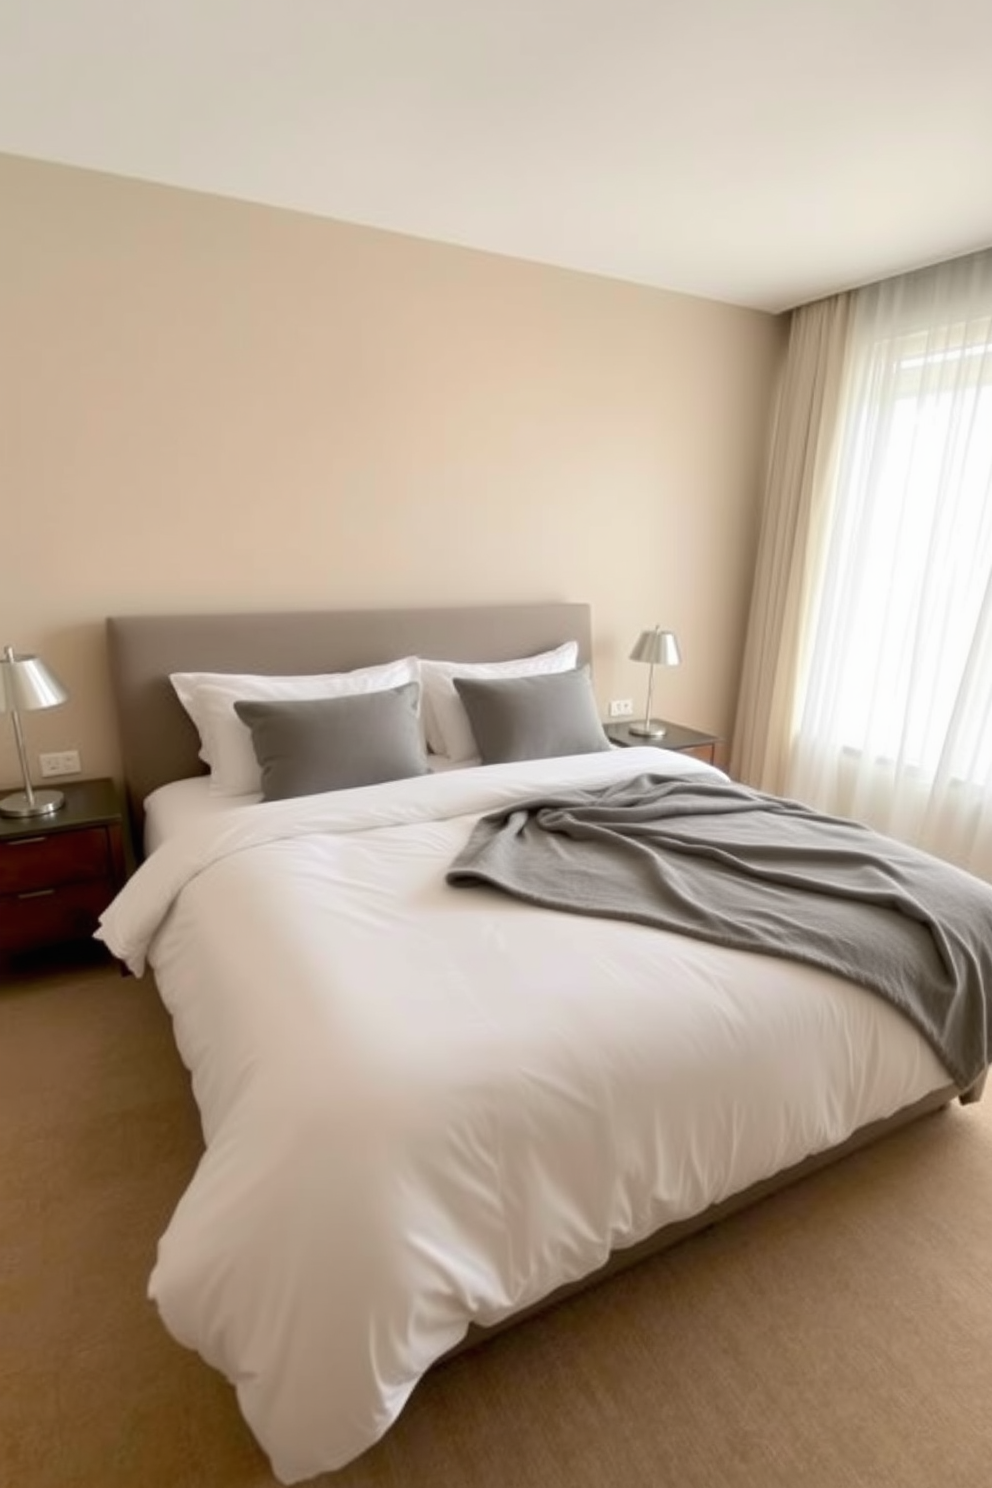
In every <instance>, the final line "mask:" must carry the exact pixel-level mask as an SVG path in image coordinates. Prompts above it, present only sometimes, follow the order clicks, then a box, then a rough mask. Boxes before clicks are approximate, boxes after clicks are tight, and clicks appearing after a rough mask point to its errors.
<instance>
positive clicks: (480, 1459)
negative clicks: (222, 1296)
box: [0, 967, 992, 1488]
mask: <svg viewBox="0 0 992 1488" xmlns="http://www.w3.org/2000/svg"><path fill="white" fill-rule="evenodd" d="M198 1147H199V1129H198V1125H197V1120H196V1114H195V1111H194V1109H193V1107H192V1104H191V1101H190V1098H189V1095H188V1092H187V1084H186V1076H185V1072H184V1071H183V1070H182V1068H181V1066H180V1065H179V1062H178V1060H177V1058H176V1055H175V1052H174V1049H173V1046H172V1042H171V1036H170V1031H169V1026H168V1020H167V1018H166V1017H165V1015H164V1013H163V1011H162V1009H161V1006H160V1004H159V1002H158V999H157V997H156V995H155V992H154V989H153V988H152V986H151V985H150V984H145V983H139V982H134V981H131V980H127V979H124V978H121V977H119V976H118V975H117V974H116V973H115V972H114V971H113V970H107V969H105V968H103V967H100V968H94V969H90V970H87V971H83V972H77V973H72V974H69V973H63V974H61V975H55V974H49V975H47V976H41V977H38V978H36V979H34V980H32V981H30V982H25V981H19V982H10V981H9V979H8V980H5V982H4V984H3V986H2V988H0V1483H2V1484H3V1485H5V1488H8V1485H9V1488H70V1485H71V1488H77V1485H78V1488H83V1485H85V1488H270V1485H271V1484H272V1483H273V1482H274V1479H273V1478H272V1476H271V1474H270V1473H269V1471H268V1468H267V1464H266V1462H265V1459H264V1458H263V1457H262V1455H261V1453H260V1452H259V1450H258V1449H257V1447H256V1446H255V1445H254V1443H253V1441H252V1439H251V1437H250V1436H249V1434H248V1432H247V1429H246V1428H245V1427H244V1425H243V1423H242V1422H241V1418H240V1416H239V1414H238V1411H237V1407H236V1404H235V1402H234V1399H233V1395H232V1393H231V1391H230V1390H229V1388H228V1386H227V1385H226V1384H225V1383H224V1382H223V1381H222V1380H221V1379H220V1378H219V1377H218V1376H217V1375H216V1374H214V1373H213V1372H212V1371H211V1370H210V1369H208V1368H207V1367H206V1366H205V1365H204V1364H202V1363H201V1362H200V1361H199V1360H198V1359H197V1358H196V1357H195V1356H193V1355H191V1354H189V1353H187V1352H186V1351H184V1350H183V1349H181V1348H180V1347H179V1346H178V1345H176V1344H174V1343H173V1342H172V1341H171V1339H170V1338H169V1337H168V1336H167V1334H166V1333H165V1331H164V1329H163V1328H162V1327H161V1325H160V1323H159V1321H158V1318H157V1316H156V1314H155V1313H154V1311H153V1309H152V1308H151V1307H150V1305H149V1304H148V1303H147V1302H146V1301H145V1298H144V1287H145V1281H146V1278H147V1275H148V1271H149V1269H150V1266H151V1262H152V1258H153V1254H154V1248H155V1241H156V1238H157V1236H158V1234H159V1233H160V1232H161V1230H162V1228H163V1227H164V1225H165V1223H166V1221H167V1219H168V1216H169V1213H170V1211H171V1208H172V1206H173V1205H174V1203H175V1201H176V1199H177V1197H178V1196H179V1194H180V1192H181V1191H182V1188H183V1185H184V1183H185V1181H186V1179H187V1177H188V1175H189V1173H190V1172H191V1170H192V1168H193V1166H194V1164H195V1162H196V1160H197V1155H198ZM990 1407H992V1100H987V1101H986V1102H985V1104H984V1105H983V1106H981V1107H978V1108H975V1107H972V1108H970V1109H968V1110H967V1111H965V1110H961V1109H960V1108H958V1107H955V1108H953V1109H951V1110H949V1111H947V1112H944V1113H941V1114H939V1115H937V1116H935V1117H930V1118H927V1119H925V1120H924V1121H922V1122H920V1123H918V1124H917V1125H916V1126H915V1127H914V1128H912V1129H910V1130H909V1131H907V1132H905V1133H902V1134H899V1135H897V1136H895V1137H892V1138H890V1139H889V1140H888V1141H886V1142H885V1143H883V1144H882V1145H880V1146H878V1147H876V1148H874V1149H873V1150H871V1151H870V1152H867V1153H863V1154H861V1155H859V1156H856V1157H854V1158H849V1159H848V1160H847V1161H846V1162H845V1163H844V1164H843V1165H841V1166H839V1167H836V1168H833V1169H830V1170H828V1171H827V1172H825V1173H822V1174H820V1175H818V1176H817V1177H815V1178H811V1179H808V1180H807V1181H806V1182H804V1183H803V1184H801V1185H799V1186H798V1187H796V1188H794V1189H792V1190H791V1191H790V1192H789V1193H787V1194H784V1195H779V1196H777V1197H776V1198H774V1199H771V1200H769V1201H767V1202H765V1203H764V1204H762V1205H761V1206H759V1207H758V1208H756V1209H753V1210H751V1211H749V1212H748V1213H747V1214H745V1215H743V1216H740V1217H738V1218H736V1219H733V1220H730V1221H727V1222H726V1223H725V1224H723V1225H722V1226H720V1227H718V1228H717V1229H715V1230H710V1231H708V1232H707V1233H706V1234H704V1235H702V1236H699V1237H697V1238H696V1239H693V1240H690V1241H689V1242H687V1243H686V1244H685V1245H683V1246H681V1247H679V1248H678V1249H676V1250H675V1251H672V1252H669V1253H668V1254H667V1255H665V1256H662V1257H659V1258H658V1259H656V1260H654V1261H650V1262H648V1263H646V1264H645V1265H643V1266H640V1267H638V1268H636V1269H635V1270H634V1271H631V1272H629V1273H628V1274H627V1275H626V1276H623V1277H620V1278H619V1279H617V1280H615V1281H612V1282H610V1283H608V1284H607V1285H605V1286H603V1287H600V1288H598V1289H596V1290H594V1291H592V1292H588V1293H586V1294H585V1295H584V1296H583V1297H581V1298H579V1299H578V1300H576V1301H574V1302H570V1303H568V1304H566V1305H565V1306H562V1307H560V1308H558V1309H556V1310H555V1311H554V1312H552V1313H549V1314H546V1315H545V1316H544V1317H542V1318H540V1319H538V1320H536V1321H534V1322H531V1323H528V1324H527V1325H525V1326H522V1327H520V1328H518V1329H515V1330H514V1331H512V1332H511V1333H509V1334H506V1335H504V1336H503V1337H501V1338H498V1339H496V1340H495V1341H493V1342H492V1343H491V1344H489V1345H487V1346H486V1347H485V1348H483V1349H480V1350H477V1351H476V1352H475V1353H473V1354H471V1355H467V1356H464V1357H462V1358H460V1359H458V1360H455V1361H454V1362H453V1363H451V1364H449V1365H446V1366H444V1367H443V1368H441V1369H439V1370H437V1371H436V1372H435V1373H434V1374H433V1375H432V1376H430V1377H429V1378H428V1379H427V1380H426V1381H425V1382H424V1383H423V1384H422V1385H421V1386H420V1388H419V1389H418V1390H417V1392H416V1394H415V1395H414V1398H413V1400H412V1402H411V1403H410V1405H409V1406H408V1408H407V1411H406V1412H405V1414H404V1416H403V1418H402V1419H401V1420H400V1422H399V1423H398V1425H397V1426H396V1427H394V1429H393V1430H392V1432H391V1433H390V1434H389V1435H388V1436H387V1438H386V1439H385V1441H384V1442H383V1443H382V1444H380V1446H378V1447H377V1448H375V1449H374V1450H373V1451H372V1452H370V1453H368V1454H366V1456H365V1457H364V1458H362V1459H360V1460H359V1462H357V1463H355V1464H354V1465H353V1466H352V1467H351V1468H348V1469H346V1470H345V1471H344V1472H342V1473H339V1474H336V1475H334V1476H333V1477H328V1478H325V1479H321V1480H318V1481H320V1482H321V1483H327V1484H332V1483H333V1484H334V1485H335V1488H371V1485H390V1488H454V1485H459V1488H460V1485H466V1488H495V1485H500V1488H502V1485H513V1488H516V1485H521V1488H528V1485H540V1488H669V1485H671V1488H723V1485H727V1488H745V1485H747V1488H778V1485H789V1488H828V1485H829V1488H834V1485H837V1488H841V1485H843V1488H847V1485H866V1488H867V1485H871V1488H943V1485H951V1484H954V1483H958V1482H960V1483H982V1482H988V1481H990V1479H992V1409H990Z"/></svg>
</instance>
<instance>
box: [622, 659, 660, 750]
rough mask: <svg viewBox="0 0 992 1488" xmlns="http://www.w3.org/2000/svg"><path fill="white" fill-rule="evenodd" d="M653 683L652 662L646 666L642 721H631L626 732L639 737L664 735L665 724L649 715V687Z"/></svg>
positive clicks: (647, 737)
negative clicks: (646, 689)
mask: <svg viewBox="0 0 992 1488" xmlns="http://www.w3.org/2000/svg"><path fill="white" fill-rule="evenodd" d="M653 684H654V662H652V663H651V665H650V666H649V667H648V700H647V705H646V707H645V709H644V722H643V723H632V724H630V725H629V727H628V729H627V732H628V733H630V734H636V735H637V737H638V738H639V739H663V738H664V737H665V725H664V724H663V723H657V722H656V721H655V720H654V719H653V718H652V717H651V688H652V686H653Z"/></svg>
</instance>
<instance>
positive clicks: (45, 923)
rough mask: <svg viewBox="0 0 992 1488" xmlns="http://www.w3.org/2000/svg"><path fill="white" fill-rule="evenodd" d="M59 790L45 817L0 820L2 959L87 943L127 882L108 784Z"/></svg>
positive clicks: (119, 822) (117, 806) (118, 817)
mask: <svg viewBox="0 0 992 1488" xmlns="http://www.w3.org/2000/svg"><path fill="white" fill-rule="evenodd" d="M59 789H60V790H62V791H63V793H64V795H65V805H64V806H63V807H62V808H61V810H60V811H57V812H55V813H54V814H53V815H51V816H35V817H16V818H15V817H0V956H9V955H15V954H16V955H19V954H21V953H22V952H31V951H40V950H47V949H49V948H52V947H55V946H61V945H63V944H66V943H68V942H72V941H83V940H87V939H88V938H89V937H91V936H92V934H93V931H94V930H95V929H96V925H97V920H98V918H99V916H100V915H101V914H102V913H103V911H104V910H105V909H106V908H107V905H108V904H109V903H110V901H111V900H112V899H113V897H114V895H115V894H116V893H117V891H118V889H119V888H120V887H121V885H122V884H123V883H124V880H125V878H126V877H127V867H126V861H127V860H126V849H125V840H124V817H123V812H122V809H121V803H120V800H119V798H118V795H117V789H116V787H115V785H114V783H113V781H112V780H80V781H75V782H72V783H69V784H62V783H61V782H60V783H59Z"/></svg>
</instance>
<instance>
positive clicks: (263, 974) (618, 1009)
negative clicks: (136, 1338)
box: [100, 748, 947, 1482]
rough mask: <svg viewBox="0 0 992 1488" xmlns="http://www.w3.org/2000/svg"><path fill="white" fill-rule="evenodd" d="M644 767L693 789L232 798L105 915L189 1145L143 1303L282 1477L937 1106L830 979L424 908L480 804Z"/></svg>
mask: <svg viewBox="0 0 992 1488" xmlns="http://www.w3.org/2000/svg"><path fill="white" fill-rule="evenodd" d="M662 768H664V769H666V770H668V771H669V772H671V771H678V772H679V773H688V772H690V771H691V772H697V771H707V770H708V769H709V767H708V766H706V765H702V764H699V763H698V762H696V761H694V760H691V759H687V758H685V757H683V756H676V755H659V753H658V751H657V750H655V749H654V748H646V749H633V750H624V751H616V752H611V753H608V754H595V755H588V756H583V757H577V758H574V759H566V760H547V761H539V762H534V763H530V764H524V765H506V766H498V767H490V768H487V769H481V768H478V769H467V770H464V771H459V772H456V773H452V774H448V775H443V776H440V777H437V776H434V777H423V778H418V779H416V780H409V781H400V782H396V783H395V784H391V785H382V786H376V787H372V788H369V789H363V790H352V791H347V792H341V793H339V794H336V795H327V796H319V797H308V798H304V799H301V800H296V801H288V802H281V803H274V804H270V805H255V806H246V807H244V808H240V809H238V808H235V809H232V810H230V811H228V812H226V813H225V814H224V815H223V817H218V818H216V819H213V820H206V821H204V822H203V823H202V824H201V825H199V826H196V827H192V828H188V829H186V830H185V831H183V832H182V833H180V834H179V835H177V836H176V837H174V838H171V839H170V840H169V841H167V842H166V843H165V844H164V845H163V846H162V847H161V848H159V849H158V851H156V852H155V853H154V854H153V855H152V856H151V858H150V859H149V860H148V861H147V862H146V863H145V864H144V865H143V866H142V867H141V868H140V869H139V871H138V872H137V873H136V874H135V876H134V877H133V878H132V879H131V880H130V882H129V883H128V884H127V885H126V887H125V888H124V890H123V891H122V892H121V894H120V895H119V896H118V898H117V899H116V900H115V902H114V903H113V905H112V906H111V907H110V909H109V910H108V911H107V913H106V914H105V915H104V917H103V922H102V929H101V932H100V933H101V935H102V937H103V939H105V940H106V942H107V944H108V945H109V946H110V947H111V949H112V950H113V951H114V952H115V953H116V954H117V955H119V956H121V957H122V958H123V959H125V960H126V961H127V962H128V963H129V965H130V966H131V967H132V969H133V970H135V971H140V970H141V969H142V968H143V966H144V964H145V961H146V958H147V960H148V961H149V962H150V963H151V965H152V966H153V968H154V970H155V974H156V979H157V981H158V985H159V987H160V990H161V993H162V996H163V998H164V1000H165V1002H166V1003H167V1005H168V1007H169V1009H170V1010H171V1012H172V1015H173V1019H174V1025H175V1032H176V1038H177V1041H178V1044H179V1048H180V1051H181V1054H182V1056H183V1059H184V1060H185V1061H186V1063H187V1065H188V1066H189V1068H190V1070H191V1072H192V1079H193V1088H194V1092H195V1095H196V1099H197V1102H198V1104H199V1107H200V1111H201V1116H202V1121H203V1130H204V1135H205V1139H206V1151H205V1153H204V1156H203V1158H202V1160H201V1162H200V1164H199V1167H198V1169H197V1171H196V1174H195V1175H194V1177H193V1180H192V1182H191V1183H190V1186H189V1188H188V1189H187V1191H186V1193H185V1194H184V1195H183V1197H182V1199H181V1200H180V1202H179V1204H178V1207H177V1209H176V1212H175V1214H174V1215H173V1217H172V1220H171V1222H170V1224H169V1226H168V1229H167V1230H166V1232H165V1234H164V1236H163V1237H162V1240H161V1243H160V1246H159V1252H158V1259H157V1263H156V1265H155V1269H154V1271H153V1273H152V1277H151V1281H150V1294H151V1296H152V1298H153V1299H154V1300H155V1302H156V1303H157V1305H158V1307H159V1309H160V1312H161V1315H162V1317H163V1319H164V1321H165V1323H166V1325H167V1326H168V1328H169V1329H170V1330H171V1332H172V1333H173V1334H174V1335H175V1337H176V1338H178V1339H179V1340H180V1341H181V1342H182V1343H184V1344H187V1345H188V1346H189V1347H191V1348H195V1349H197V1350H198V1351H199V1352H200V1353H201V1354H202V1355H203V1357H204V1358H205V1359H207V1360H208V1361H209V1362H210V1363H211V1364H213V1365H214V1366H216V1368H218V1369H219V1370H222V1371H223V1373H224V1374H225V1375H226V1376H227V1377H228V1379H230V1380H231V1381H232V1383H233V1384H234V1385H235V1387H236V1389H237V1393H238V1398H239V1401H240V1404H241V1408H242V1410H243V1412H244V1415H245V1417H246V1419H247V1420H248V1422H249V1424H250V1426H251V1427H252V1429H253V1431H254V1432H255V1434H256V1436H257V1437H258V1440H259V1441H260V1442H261V1444H262V1446H263V1447H264V1448H265V1450H266V1451H267V1452H268V1454H269V1456H270V1458H271V1461H272V1465H273V1468H274V1470H275V1472H276V1474H277V1475H278V1476H279V1477H280V1478H281V1479H282V1480H283V1481H284V1482H293V1481H296V1480H297V1479H300V1478H304V1477H308V1476H310V1475H311V1474H314V1473H317V1472H319V1471H322V1470H327V1469H331V1468H335V1467H340V1466H342V1465H343V1464H344V1463H346V1462H347V1461H349V1460H350V1459H351V1458H353V1457H354V1456H356V1455H357V1454H358V1453H359V1452H361V1451H362V1450H363V1449H364V1448H366V1447H367V1446H369V1445H370V1444H371V1443H372V1442H374V1441H375V1440H376V1439H377V1438H378V1437H379V1436H381V1435H382V1433H383V1432H384V1431H385V1430H386V1429H387V1427H388V1426H389V1425H390V1423H391V1422H392V1421H393V1420H394V1419H395V1418H396V1416H397V1415H398V1413H399V1412H400V1410H401V1409H402V1407H403V1405H404V1403H405V1401H406V1400H407V1398H408V1397H409V1395H410V1392H411V1391H412V1390H413V1388H414V1386H415V1385H416V1383H417V1381H418V1379H420V1377H421V1376H422V1375H423V1373H424V1371H425V1370H426V1369H427V1368H428V1367H429V1366H430V1365H431V1363H432V1362H434V1361H435V1360H436V1359H437V1358H438V1357H439V1356H440V1355H441V1354H443V1353H444V1352H446V1351H447V1350H448V1349H450V1348H451V1347H452V1346H453V1345H454V1344H456V1343H457V1342H458V1341H459V1340H460V1339H461V1338H462V1337H463V1335H464V1334H465V1331H466V1329H467V1327H468V1325H469V1323H470V1322H473V1321H474V1322H477V1323H481V1324H488V1323H493V1322H496V1321H498V1320H499V1319H501V1318H504V1317H506V1316H507V1315H508V1314H511V1313H513V1312H514V1311H516V1310H518V1309H520V1308H522V1307H525V1306H527V1305H528V1304H529V1303H533V1302H536V1301H537V1300H538V1299H540V1298H541V1297H542V1296H544V1295H546V1294H547V1293H548V1292H549V1291H551V1290H552V1289H553V1288H555V1287H556V1286H558V1285H560V1284H561V1283H563V1282H566V1281H570V1280H574V1279H576V1278H579V1277H582V1276H584V1275H586V1274H587V1273H589V1272H590V1271H592V1270H594V1269H595V1268H596V1267H598V1266H599V1265H601V1264H602V1262H603V1261H605V1260H606V1258H607V1256H608V1254H609V1252H610V1251H611V1250H612V1249H614V1248H616V1247H620V1246H625V1245H629V1244H631V1243H633V1242H635V1241H637V1240H639V1239H641V1238H642V1237H643V1236H645V1235H647V1234H648V1233H650V1232H651V1231H653V1230H655V1229H657V1228H658V1227H659V1226H660V1225H662V1224H666V1223H668V1222H670V1221H673V1220H678V1219H683V1218H686V1217H688V1216H690V1215H692V1214H695V1213H698V1212H699V1211H700V1210H702V1209H703V1208H705V1207H706V1206H707V1205H709V1204H712V1203H714V1202H716V1201H717V1200H720V1199H723V1198H725V1197H727V1196H728V1195H729V1194H731V1193H733V1192H735V1191H737V1190H739V1189H741V1188H744V1187H746V1186H747V1185H749V1184H751V1183H753V1182H755V1181H757V1180H758V1179H760V1178H763V1177H767V1176H768V1175H770V1174H772V1173H774V1172H776V1171H777V1170H778V1169H780V1168H783V1167H785V1166H787V1165H789V1164H791V1163H794V1162H797V1161H799V1160H800V1159H801V1158H803V1157H805V1156H807V1155H808V1154H810V1153H811V1152H815V1151H819V1150H822V1149H823V1148H825V1147H829V1146H831V1145H833V1144H835V1143H837V1142H840V1141H842V1140H843V1139H844V1138H845V1137H846V1136H848V1135H849V1134H850V1132H851V1131H853V1130H854V1129H855V1128H856V1127H858V1126H861V1125H863V1124H864V1123H865V1122H868V1121H871V1120H874V1119H877V1118H880V1117H884V1116H887V1115H890V1114H891V1113H892V1112H893V1111H895V1110H897V1109H898V1108H900V1107H901V1106H904V1105H906V1104H908V1103H909V1102H911V1101H913V1100H915V1099H918V1098H919V1097H921V1096H923V1095H924V1094H926V1093H927V1092H928V1091H929V1090H931V1089H935V1088H936V1087H937V1086H939V1085H941V1084H945V1083H947V1075H946V1073H945V1072H944V1070H943V1069H942V1067H941V1066H940V1064H939V1063H938V1061H937V1059H936V1057H935V1056H934V1055H933V1054H932V1053H931V1051H930V1050H929V1048H928V1047H927V1046H926V1045H925V1044H924V1042H923V1040H922V1039H921V1038H920V1037H919V1036H918V1035H917V1034H916V1033H915V1031H914V1030H913V1029H912V1027H911V1026H910V1025H909V1023H908V1022H906V1021H905V1020H904V1019H903V1018H902V1017H901V1015H900V1014H899V1013H897V1012H896V1011H894V1010H893V1009H892V1008H891V1007H889V1006H888V1005H887V1004H886V1003H884V1002H883V1001H882V1000H881V999H880V998H876V997H874V996H872V994H870V993H868V992H866V991H864V990H862V989H860V988H857V987H854V986H853V985H850V984H848V983H847V982H844V981H842V980H840V979H838V978H836V977H833V976H830V975H828V974H827V973H825V972H821V971H817V970H815V969H813V968H810V967H801V966H798V965H793V964H791V963H789V962H785V961H782V960H778V959H773V958H769V957H764V956H759V955H753V954H747V953H745V952H740V951H731V950H726V949H722V948H718V947H714V946H708V945H704V944H701V943H698V942H696V941H692V940H688V939H685V938H682V937H680V936H676V935H671V934H668V933H665V932H663V931H658V930H653V929H648V928H646V927H642V926H637V925H628V924H621V923H617V922H615V921H607V920H594V919H584V918H580V917H578V916H574V915H566V914H558V913H553V912H551V911H545V910H538V909H534V908H531V907H529V906H525V905H522V904H519V903H517V902H515V901H513V900H511V899H508V898H504V897H502V896H500V895H498V894H497V893H496V892H495V891H488V890H483V889H471V890H466V889H453V888H449V887H447V886H446V885H445V883H444V871H445V869H446V868H447V866H448V864H449V863H450V861H451V860H452V859H453V858H454V856H455V855H456V853H457V852H458V851H459V850H460V848H461V847H462V846H463V844H464V842H465V840H466V838H467V836H468V834H469V832H470V830H471V827H472V824H473V822H474V821H475V819H476V817H477V816H478V815H479V814H480V813H482V812H485V811H489V810H493V809H495V808H497V807H500V806H503V805H505V804H507V803H509V802H511V801H513V800H516V799H523V798H525V797H528V796H531V795H536V794H540V793H541V792H543V791H545V790H547V789H548V788H556V789H557V788H559V787H562V786H579V785H590V784H597V783H600V784H606V783H607V782H609V781H612V780H616V779H620V778H623V777H626V776H628V775H632V774H639V773H643V772H644V771H658V770H659V769H662Z"/></svg>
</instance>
